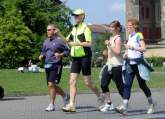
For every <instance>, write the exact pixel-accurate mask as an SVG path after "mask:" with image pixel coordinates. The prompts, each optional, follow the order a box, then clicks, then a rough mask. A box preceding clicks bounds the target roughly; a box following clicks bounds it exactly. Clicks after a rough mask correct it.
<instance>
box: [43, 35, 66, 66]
mask: <svg viewBox="0 0 165 119" xmlns="http://www.w3.org/2000/svg"><path fill="white" fill-rule="evenodd" d="M55 53H64V56H68V55H69V48H68V46H67V45H66V44H65V43H64V41H63V40H62V39H61V38H60V37H57V36H55V37H53V38H48V39H46V40H45V41H44V43H43V47H42V50H41V54H42V55H44V58H45V63H46V64H53V63H56V64H59V63H60V64H61V63H62V59H61V60H59V59H56V57H55V56H54V54H55Z"/></svg>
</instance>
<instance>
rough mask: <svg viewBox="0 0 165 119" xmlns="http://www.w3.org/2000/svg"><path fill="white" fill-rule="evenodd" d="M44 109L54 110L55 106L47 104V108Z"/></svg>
mask: <svg viewBox="0 0 165 119" xmlns="http://www.w3.org/2000/svg"><path fill="white" fill-rule="evenodd" d="M45 111H48V112H51V111H55V106H54V105H53V104H49V105H48V107H47V108H45Z"/></svg>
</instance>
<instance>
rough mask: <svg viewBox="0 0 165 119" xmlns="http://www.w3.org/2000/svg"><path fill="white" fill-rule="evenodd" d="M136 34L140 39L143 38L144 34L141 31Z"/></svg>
mask: <svg viewBox="0 0 165 119" xmlns="http://www.w3.org/2000/svg"><path fill="white" fill-rule="evenodd" d="M138 36H139V38H140V40H144V36H143V34H142V33H141V32H138Z"/></svg>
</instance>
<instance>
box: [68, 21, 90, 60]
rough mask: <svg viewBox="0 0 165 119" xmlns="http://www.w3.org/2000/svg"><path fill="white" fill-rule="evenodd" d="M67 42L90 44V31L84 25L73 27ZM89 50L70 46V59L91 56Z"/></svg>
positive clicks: (88, 48)
mask: <svg viewBox="0 0 165 119" xmlns="http://www.w3.org/2000/svg"><path fill="white" fill-rule="evenodd" d="M67 41H72V42H92V34H91V30H90V29H89V28H88V26H87V25H86V24H85V23H80V24H78V25H76V26H74V27H73V29H72V31H71V33H70V34H69V35H68V37H67ZM91 55H92V52H91V48H90V47H83V46H71V56H72V57H84V56H91Z"/></svg>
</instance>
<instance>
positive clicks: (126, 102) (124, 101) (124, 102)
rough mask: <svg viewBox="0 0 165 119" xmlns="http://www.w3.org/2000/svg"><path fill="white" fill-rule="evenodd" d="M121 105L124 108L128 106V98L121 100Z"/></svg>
mask: <svg viewBox="0 0 165 119" xmlns="http://www.w3.org/2000/svg"><path fill="white" fill-rule="evenodd" d="M123 106H124V108H125V109H126V108H127V107H128V100H127V99H124V100H123Z"/></svg>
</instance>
